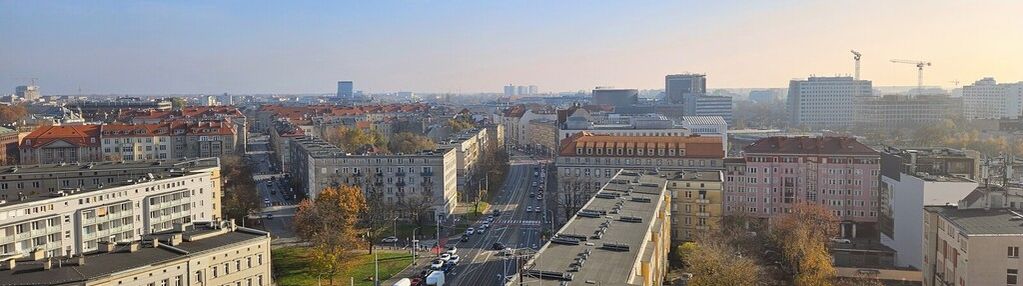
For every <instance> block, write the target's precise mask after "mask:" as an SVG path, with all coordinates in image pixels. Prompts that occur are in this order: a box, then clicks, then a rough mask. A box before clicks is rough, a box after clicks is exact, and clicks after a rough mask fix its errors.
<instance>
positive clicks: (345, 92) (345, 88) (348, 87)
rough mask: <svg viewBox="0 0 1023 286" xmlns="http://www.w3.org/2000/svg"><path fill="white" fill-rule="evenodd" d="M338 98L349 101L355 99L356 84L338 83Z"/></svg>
mask: <svg viewBox="0 0 1023 286" xmlns="http://www.w3.org/2000/svg"><path fill="white" fill-rule="evenodd" d="M337 97H340V98H347V99H351V98H353V97H355V83H353V82H352V81H338V82H337Z"/></svg>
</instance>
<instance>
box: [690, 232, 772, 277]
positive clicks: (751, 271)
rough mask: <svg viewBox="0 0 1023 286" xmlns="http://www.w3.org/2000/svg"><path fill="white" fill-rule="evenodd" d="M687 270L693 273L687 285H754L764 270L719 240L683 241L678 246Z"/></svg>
mask: <svg viewBox="0 0 1023 286" xmlns="http://www.w3.org/2000/svg"><path fill="white" fill-rule="evenodd" d="M677 251H678V252H679V253H680V256H681V258H682V261H683V263H684V264H685V265H686V271H687V272H689V273H692V274H693V278H692V279H691V280H689V284H688V285H694V286H718V285H720V286H731V285H754V284H756V281H757V280H758V279H761V276H763V275H761V273H762V272H763V271H762V270H761V268H760V266H759V265H757V263H756V261H754V260H753V259H751V258H749V257H744V256H742V255H740V254H739V252H738V251H736V249H735V248H734V247H731V246H729V245H728V244H727V243H726V242H724V241H723V240H719V239H700V241H699V242H686V243H683V244H682V245H680V246H679V247H678V249H677Z"/></svg>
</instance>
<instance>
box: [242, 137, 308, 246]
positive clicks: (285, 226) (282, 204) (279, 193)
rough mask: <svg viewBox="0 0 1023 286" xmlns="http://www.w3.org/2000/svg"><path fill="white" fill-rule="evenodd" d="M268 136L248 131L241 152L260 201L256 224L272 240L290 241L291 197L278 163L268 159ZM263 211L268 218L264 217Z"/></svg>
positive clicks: (269, 154)
mask: <svg viewBox="0 0 1023 286" xmlns="http://www.w3.org/2000/svg"><path fill="white" fill-rule="evenodd" d="M269 140H270V138H269V136H266V135H261V134H252V136H250V137H249V142H248V144H249V146H248V151H247V152H245V155H246V157H247V160H248V163H249V166H250V167H251V169H252V179H253V180H254V181H256V189H257V190H256V191H257V192H259V197H260V199H261V200H262V201H263V202H264V205H263V211H262V212H261V213H260V217H261V222H260V223H261V224H262V225H261V226H260V227H261V228H262V229H264V230H267V231H269V232H270V234H271V236H272V237H273V238H274V241H273V243H284V242H294V241H296V238H295V232H294V230H292V228H291V218H292V217H293V216H294V215H295V201H294V198H295V197H294V195H292V194H290V192H291V190H289V187H288V186H289V184H287V183H286V179H285V178H284V175H283V174H282V173H280V172H279V171H280V169H279V168H277V167H278V166H274V164H273V163H271V162H274V160H273V158H272V155H273V151H271V150H270V142H269ZM272 178H273V180H271V179H272ZM271 182H272V183H271ZM267 202H268V203H267ZM266 214H270V215H271V216H272V218H271V219H266V218H265V217H266V216H265V215H266Z"/></svg>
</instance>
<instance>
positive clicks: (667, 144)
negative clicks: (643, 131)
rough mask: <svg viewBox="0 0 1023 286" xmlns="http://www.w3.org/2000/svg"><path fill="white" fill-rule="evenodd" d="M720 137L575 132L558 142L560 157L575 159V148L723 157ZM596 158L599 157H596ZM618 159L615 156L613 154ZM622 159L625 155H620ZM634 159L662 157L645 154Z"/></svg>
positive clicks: (693, 156)
mask: <svg viewBox="0 0 1023 286" xmlns="http://www.w3.org/2000/svg"><path fill="white" fill-rule="evenodd" d="M721 146H722V145H721V137H716V136H710V137H701V136H687V137H683V136H616V135H603V134H600V135H594V134H591V133H587V132H581V133H577V134H576V135H573V136H571V137H569V138H566V139H565V140H562V142H561V152H560V154H561V156H576V155H584V154H578V153H576V151H578V148H582V149H586V148H593V149H596V148H614V149H617V148H630V149H631V148H641V149H650V148H653V149H665V150H667V149H685V156H683V157H684V158H724V157H725V151H724V150H723V149H722V148H721ZM597 156H599V155H597ZM616 156H617V155H616ZM623 156H624V155H623ZM633 156H636V157H663V156H656V155H653V156H651V155H645V156H638V155H633Z"/></svg>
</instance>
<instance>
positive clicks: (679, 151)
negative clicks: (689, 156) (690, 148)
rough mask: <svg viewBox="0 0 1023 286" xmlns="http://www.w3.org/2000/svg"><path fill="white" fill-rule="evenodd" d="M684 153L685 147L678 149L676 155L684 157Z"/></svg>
mask: <svg viewBox="0 0 1023 286" xmlns="http://www.w3.org/2000/svg"><path fill="white" fill-rule="evenodd" d="M685 155H686V149H678V156H679V157H684V156H685Z"/></svg>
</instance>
